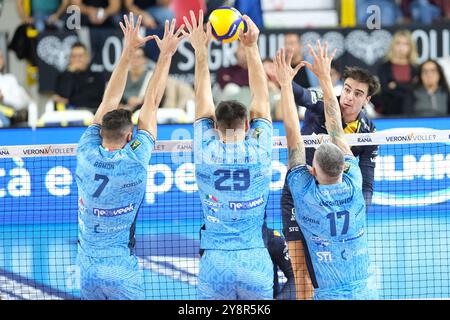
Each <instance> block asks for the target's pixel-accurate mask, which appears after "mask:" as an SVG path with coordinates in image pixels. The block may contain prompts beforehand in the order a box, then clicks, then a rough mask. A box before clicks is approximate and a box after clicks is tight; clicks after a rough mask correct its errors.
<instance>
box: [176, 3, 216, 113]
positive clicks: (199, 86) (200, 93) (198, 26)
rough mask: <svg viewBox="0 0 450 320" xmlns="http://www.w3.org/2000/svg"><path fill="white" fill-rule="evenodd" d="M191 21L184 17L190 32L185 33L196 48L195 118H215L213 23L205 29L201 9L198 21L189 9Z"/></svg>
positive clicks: (208, 24)
mask: <svg viewBox="0 0 450 320" xmlns="http://www.w3.org/2000/svg"><path fill="white" fill-rule="evenodd" d="M189 14H190V16H191V21H190V22H189V20H188V19H187V18H186V17H183V20H184V23H185V24H186V28H187V29H188V32H184V31H183V34H184V35H186V37H187V38H188V39H189V41H190V42H191V45H192V47H193V48H194V50H195V105H196V106H195V119H196V120H197V119H201V118H210V119H214V114H215V107H214V100H213V95H212V90H211V76H210V74H209V66H208V45H209V42H210V41H211V37H212V34H211V24H210V23H209V22H208V23H207V25H206V32H205V30H204V29H203V10H200V12H199V17H198V23H197V19H196V18H195V14H194V12H193V11H189Z"/></svg>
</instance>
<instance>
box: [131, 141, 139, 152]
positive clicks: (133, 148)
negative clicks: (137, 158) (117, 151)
mask: <svg viewBox="0 0 450 320" xmlns="http://www.w3.org/2000/svg"><path fill="white" fill-rule="evenodd" d="M140 145H141V142H140V141H139V140H134V141H133V143H132V144H131V149H132V150H136V149H137V148H138V147H139V146H140Z"/></svg>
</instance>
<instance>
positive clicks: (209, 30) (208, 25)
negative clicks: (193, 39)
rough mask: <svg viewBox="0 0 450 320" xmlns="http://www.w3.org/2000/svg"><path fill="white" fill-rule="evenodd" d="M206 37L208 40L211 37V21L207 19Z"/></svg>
mask: <svg viewBox="0 0 450 320" xmlns="http://www.w3.org/2000/svg"><path fill="white" fill-rule="evenodd" d="M206 37H207V38H208V40H210V39H211V38H212V27H211V22H209V21H208V23H207V24H206Z"/></svg>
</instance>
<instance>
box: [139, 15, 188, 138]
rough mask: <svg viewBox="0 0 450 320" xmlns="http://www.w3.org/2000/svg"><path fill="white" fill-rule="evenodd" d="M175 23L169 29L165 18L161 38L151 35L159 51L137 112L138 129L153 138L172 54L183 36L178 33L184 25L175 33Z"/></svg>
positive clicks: (173, 21)
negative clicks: (139, 109)
mask: <svg viewBox="0 0 450 320" xmlns="http://www.w3.org/2000/svg"><path fill="white" fill-rule="evenodd" d="M175 24H176V21H175V19H173V20H172V23H171V25H170V29H169V21H168V20H166V23H165V27H164V36H163V38H162V39H160V38H159V37H158V36H156V35H155V36H153V37H154V38H155V41H156V44H157V45H158V47H159V50H160V53H159V58H158V62H157V63H156V67H155V70H154V72H153V75H152V77H151V79H150V81H149V83H148V86H147V90H146V92H145V97H144V103H143V105H142V108H141V111H140V113H139V120H138V129H142V130H147V131H148V132H149V133H150V134H151V135H152V136H153V137H154V138H155V139H156V128H157V123H156V112H157V110H158V107H159V104H160V103H161V99H162V97H163V95H164V91H165V89H166V84H167V78H168V77H169V69H170V63H171V61H172V56H173V55H174V53H175V52H176V51H177V47H178V44H179V43H180V40H181V39H182V38H183V36H181V37H180V34H181V31H182V29H183V28H184V25H181V26H180V28H179V29H178V30H177V32H176V33H175Z"/></svg>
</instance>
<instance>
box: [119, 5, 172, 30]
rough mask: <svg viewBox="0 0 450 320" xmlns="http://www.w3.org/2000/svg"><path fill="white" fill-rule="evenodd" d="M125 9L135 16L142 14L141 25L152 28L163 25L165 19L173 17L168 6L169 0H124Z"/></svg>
mask: <svg viewBox="0 0 450 320" xmlns="http://www.w3.org/2000/svg"><path fill="white" fill-rule="evenodd" d="M124 2H125V9H126V10H128V11H131V12H133V13H134V14H135V15H136V16H138V15H141V16H142V25H143V26H144V27H146V28H150V29H154V28H156V27H157V26H158V25H159V26H164V22H165V21H166V20H169V21H171V20H172V19H173V18H175V14H174V12H173V11H172V10H171V9H170V8H169V5H170V2H171V0H124Z"/></svg>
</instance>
